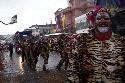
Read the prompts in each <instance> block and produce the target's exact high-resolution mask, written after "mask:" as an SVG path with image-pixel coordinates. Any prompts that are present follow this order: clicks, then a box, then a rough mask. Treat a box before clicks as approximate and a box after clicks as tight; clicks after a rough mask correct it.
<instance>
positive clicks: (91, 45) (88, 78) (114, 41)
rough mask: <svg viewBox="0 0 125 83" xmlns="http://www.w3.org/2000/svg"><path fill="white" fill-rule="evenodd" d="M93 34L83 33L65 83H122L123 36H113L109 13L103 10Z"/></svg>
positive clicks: (124, 43)
mask: <svg viewBox="0 0 125 83" xmlns="http://www.w3.org/2000/svg"><path fill="white" fill-rule="evenodd" d="M93 25H94V27H93V30H92V31H91V32H90V33H88V34H87V33H83V34H82V35H80V37H79V38H78V40H77V44H76V48H75V50H74V51H73V52H72V54H73V55H71V57H70V58H69V66H68V71H67V82H66V83H123V82H124V80H125V78H124V73H125V72H124V66H125V61H124V49H125V47H124V45H125V39H124V37H123V36H120V35H118V34H115V33H113V32H112V21H111V17H110V14H109V11H108V10H107V9H105V8H101V9H100V10H99V11H98V12H97V14H96V16H95V18H94V24H93Z"/></svg>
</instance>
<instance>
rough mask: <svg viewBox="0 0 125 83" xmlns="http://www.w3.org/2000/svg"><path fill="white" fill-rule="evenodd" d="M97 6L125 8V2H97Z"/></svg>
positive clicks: (117, 0) (97, 0)
mask: <svg viewBox="0 0 125 83" xmlns="http://www.w3.org/2000/svg"><path fill="white" fill-rule="evenodd" d="M96 5H98V6H100V7H106V8H111V7H114V8H125V0H96Z"/></svg>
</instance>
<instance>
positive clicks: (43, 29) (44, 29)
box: [27, 24, 56, 36]
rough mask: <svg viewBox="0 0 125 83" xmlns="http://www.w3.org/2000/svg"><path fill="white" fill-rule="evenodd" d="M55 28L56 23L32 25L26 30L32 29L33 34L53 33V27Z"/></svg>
mask: <svg viewBox="0 0 125 83" xmlns="http://www.w3.org/2000/svg"><path fill="white" fill-rule="evenodd" d="M55 28H56V24H46V25H37V24H36V25H32V26H31V27H29V28H28V29H27V30H31V31H32V35H33V36H39V35H45V34H49V33H53V31H52V30H53V29H55Z"/></svg>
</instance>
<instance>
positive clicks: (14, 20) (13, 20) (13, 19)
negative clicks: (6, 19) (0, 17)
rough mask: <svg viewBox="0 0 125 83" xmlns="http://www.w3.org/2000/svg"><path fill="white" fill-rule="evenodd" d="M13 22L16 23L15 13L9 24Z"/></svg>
mask: <svg viewBox="0 0 125 83" xmlns="http://www.w3.org/2000/svg"><path fill="white" fill-rule="evenodd" d="M13 23H17V15H14V16H13V17H12V18H11V22H10V24H13Z"/></svg>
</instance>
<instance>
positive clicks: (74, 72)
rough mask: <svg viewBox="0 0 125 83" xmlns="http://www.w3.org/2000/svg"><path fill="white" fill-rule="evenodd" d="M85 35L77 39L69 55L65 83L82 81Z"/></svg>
mask: <svg viewBox="0 0 125 83" xmlns="http://www.w3.org/2000/svg"><path fill="white" fill-rule="evenodd" d="M85 37H86V34H84V35H81V36H79V37H78V39H77V43H76V45H75V48H74V49H72V52H71V53H70V55H69V64H68V68H67V83H80V81H81V79H82V76H81V75H82V72H81V69H82V63H83V61H82V60H83V59H82V58H83V55H84V52H85V51H84V49H85V48H86V46H85V45H86V42H85V41H86V39H85Z"/></svg>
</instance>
